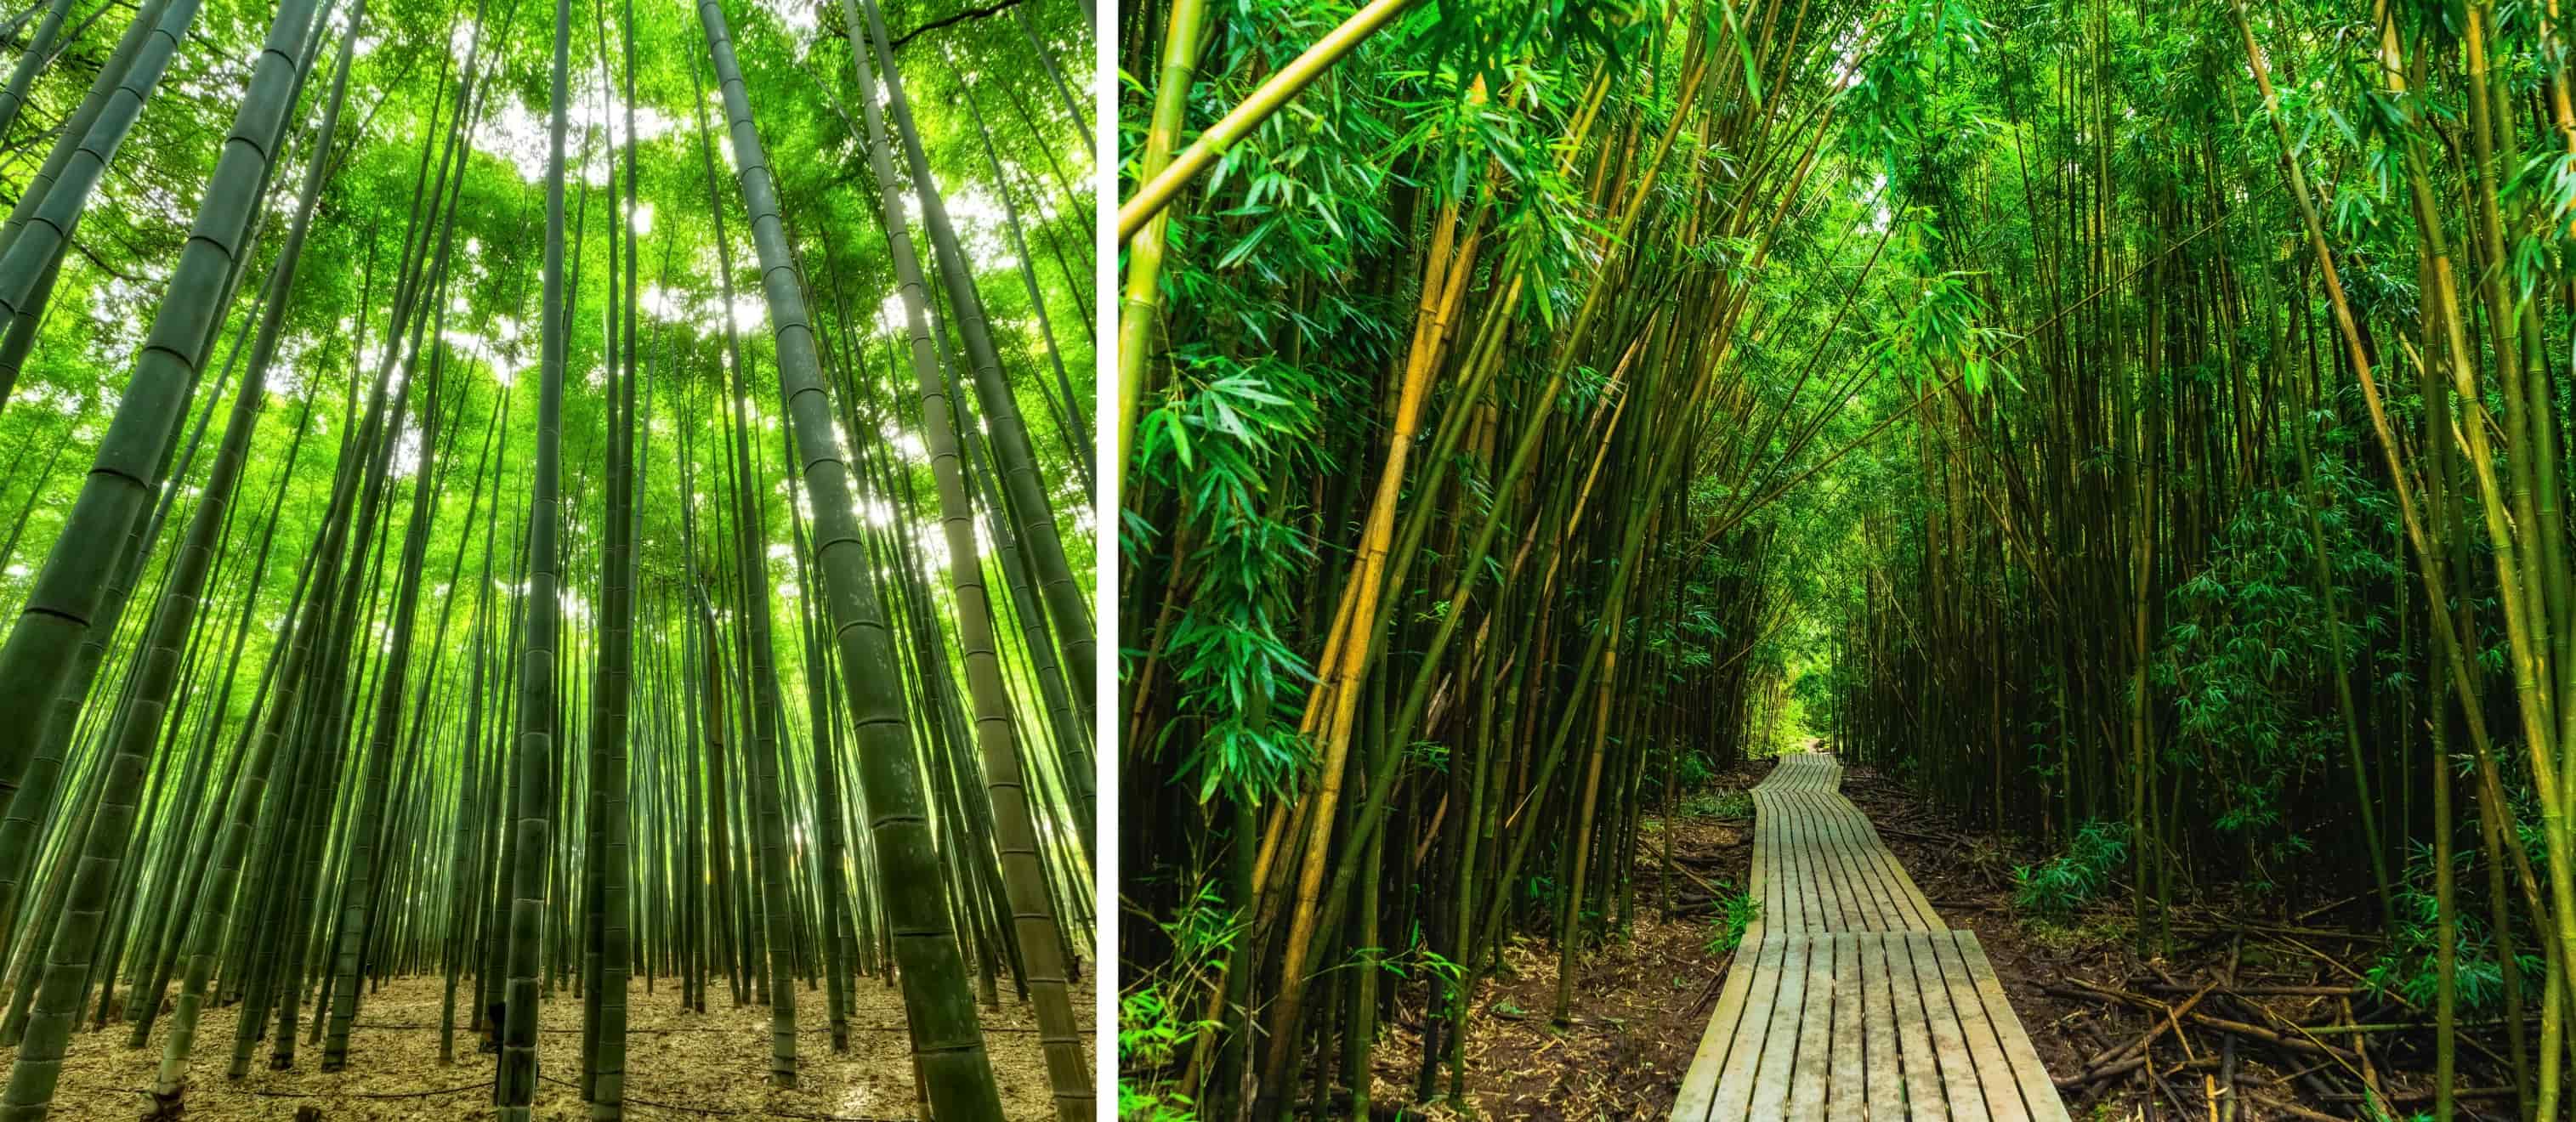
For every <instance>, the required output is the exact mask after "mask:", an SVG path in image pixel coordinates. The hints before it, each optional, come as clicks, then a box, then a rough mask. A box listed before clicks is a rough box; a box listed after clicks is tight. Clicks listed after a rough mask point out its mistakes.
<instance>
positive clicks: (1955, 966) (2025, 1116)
mask: <svg viewBox="0 0 2576 1122" xmlns="http://www.w3.org/2000/svg"><path fill="white" fill-rule="evenodd" d="M1968 934H1969V933H1968V932H1950V933H1945V934H1939V935H1933V936H1929V937H1928V938H1927V940H1926V941H1927V943H1928V944H1929V945H1930V947H1931V949H1932V954H1933V957H1934V958H1935V959H1936V960H1937V961H1938V962H1939V964H1940V969H1941V984H1942V986H1943V988H1945V989H1947V990H1948V991H1949V992H1950V1007H1951V1009H1952V1010H1953V1011H1954V1012H1956V1013H1957V1014H1958V1017H1959V1035H1960V1036H1961V1037H1963V1038H1964V1039H1965V1040H1966V1042H1967V1046H1968V1059H1969V1063H1970V1064H1971V1066H1973V1067H1974V1068H1975V1070H1976V1073H1977V1086H1978V1089H1979V1090H1980V1091H1981V1092H1982V1093H1983V1094H1984V1095H1985V1098H1986V1116H1987V1117H1989V1118H1991V1119H1993V1120H1994V1122H2030V1113H2029V1112H2028V1111H2026V1110H2024V1109H2022V1105H2021V1087H2020V1086H2019V1085H2017V1084H2016V1083H2014V1082H2013V1070H2012V1061H2010V1060H2008V1059H2006V1058H2005V1057H2004V1050H2003V1043H2002V1041H2000V1040H1999V1039H1997V1038H1996V1036H1995V1027H1994V1023H1993V1022H1992V1021H1990V1020H1988V1019H1987V1018H1986V1003H1985V1001H1984V1000H1983V999H1982V998H1980V997H1978V995H1977V983H1976V982H1975V980H1974V979H1971V978H1970V977H1969V976H1968V966H1967V961H1966V959H1964V958H1963V957H1961V955H1960V953H1959V940H1960V938H1961V937H1962V936H1967V935H1968Z"/></svg>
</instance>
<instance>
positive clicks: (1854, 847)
mask: <svg viewBox="0 0 2576 1122" xmlns="http://www.w3.org/2000/svg"><path fill="white" fill-rule="evenodd" d="M1834 798H1835V800H1836V801H1838V802H1841V803H1842V804H1843V805H1842V806H1841V807H1840V808H1839V813H1836V814H1833V815H1831V816H1830V818H1829V819H1828V823H1827V826H1828V836H1829V838H1830V840H1831V842H1832V843H1833V845H1832V853H1833V855H1834V857H1835V859H1836V871H1837V875H1839V876H1840V877H1841V878H1842V880H1843V883H1844V885H1845V886H1846V887H1845V896H1846V898H1847V899H1848V900H1849V901H1850V915H1851V922H1852V923H1853V927H1852V928H1851V930H1855V931H1902V930H1905V929H1906V927H1907V926H1908V924H1907V923H1906V919H1907V917H1905V916H1903V915H1902V914H1900V913H1899V911H1898V909H1897V907H1896V898H1895V896H1894V894H1893V893H1892V892H1891V891H1890V889H1889V888H1888V886H1887V884H1886V883H1885V881H1886V877H1885V874H1884V872H1883V870H1882V868H1881V867H1880V865H1879V862H1878V858H1877V855H1876V854H1874V853H1873V852H1872V850H1874V849H1876V848H1878V847H1877V846H1876V845H1875V843H1874V842H1872V841H1871V840H1870V839H1869V838H1867V837H1866V836H1864V835H1863V833H1862V832H1861V830H1860V829H1859V828H1856V825H1855V823H1857V826H1858V827H1866V826H1867V824H1868V821H1869V820H1868V819H1867V818H1865V817H1863V816H1862V815H1861V813H1860V811H1859V810H1858V808H1855V807H1853V806H1852V805H1851V804H1850V803H1849V802H1848V801H1847V800H1843V799H1842V797H1841V796H1839V795H1836V796H1834Z"/></svg>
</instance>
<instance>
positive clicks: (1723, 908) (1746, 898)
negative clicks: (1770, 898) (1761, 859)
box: [1708, 881, 1762, 957]
mask: <svg viewBox="0 0 2576 1122" xmlns="http://www.w3.org/2000/svg"><path fill="white" fill-rule="evenodd" d="M1761 915H1762V902H1761V901H1759V900H1756V899H1754V898H1753V894H1752V893H1750V892H1746V891H1743V890H1741V889H1737V888H1734V887H1732V886H1730V885H1728V884H1727V883H1726V882H1724V881H1719V882H1718V884H1717V923H1716V924H1715V926H1714V927H1713V928H1712V929H1711V930H1710V932H1709V936H1708V953H1709V955H1710V956H1711V957H1714V956H1717V955H1722V954H1733V953H1735V948H1737V947H1740V946H1743V945H1744V929H1745V928H1747V927H1751V926H1753V921H1754V920H1755V919H1757V918H1760V917H1761Z"/></svg>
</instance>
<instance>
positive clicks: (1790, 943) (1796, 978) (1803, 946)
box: [1748, 938, 1815, 1119]
mask: <svg viewBox="0 0 2576 1122" xmlns="http://www.w3.org/2000/svg"><path fill="white" fill-rule="evenodd" d="M1814 942H1815V941H1814V940H1812V939H1796V938H1790V939H1782V940H1781V941H1780V943H1781V948H1780V951H1781V954H1780V996H1778V997H1775V998H1772V999H1771V1031H1770V1033H1769V1035H1768V1036H1766V1037H1765V1038H1764V1040H1763V1048H1762V1062H1761V1064H1759V1065H1758V1066H1756V1067H1755V1069H1754V1070H1755V1071H1757V1072H1758V1073H1759V1075H1757V1076H1756V1078H1755V1080H1754V1088H1753V1105H1752V1108H1751V1114H1750V1115H1749V1116H1748V1117H1751V1118H1757V1119H1774V1118H1780V1117H1784V1116H1786V1115H1787V1114H1788V1111H1789V1072H1790V1065H1792V1064H1794V1063H1796V1062H1797V1059H1798V1021H1799V1018H1800V1016H1801V1015H1802V1014H1804V1013H1805V1012H1806V1008H1807V950H1808V948H1809V947H1811V946H1813V945H1814Z"/></svg>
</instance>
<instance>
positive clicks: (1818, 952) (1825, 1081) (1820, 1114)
mask: <svg viewBox="0 0 2576 1122" xmlns="http://www.w3.org/2000/svg"><path fill="white" fill-rule="evenodd" d="M1839 938H1842V936H1839V935H1817V936H1813V937H1811V938H1809V939H1808V940H1807V988H1806V1009H1805V1010H1804V1012H1803V1013H1802V1014H1801V1016H1800V1017H1799V1020H1798V1056H1797V1059H1796V1060H1795V1061H1794V1062H1793V1063H1792V1065H1791V1066H1790V1074H1789V1113H1788V1115H1787V1117H1788V1118H1789V1119H1790V1122H1825V1101H1826V1099H1827V1098H1828V1097H1829V1096H1831V1095H1832V1093H1833V1089H1832V1085H1831V1081H1830V1076H1831V1075H1832V1073H1833V1069H1832V1066H1831V1065H1832V1062H1833V1039H1834V1004H1835V1001H1836V997H1835V992H1834V991H1835V990H1836V989H1837V988H1838V987H1836V985H1835V984H1834V983H1835V978H1834V953H1835V948H1834V940H1836V939H1839Z"/></svg>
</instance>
